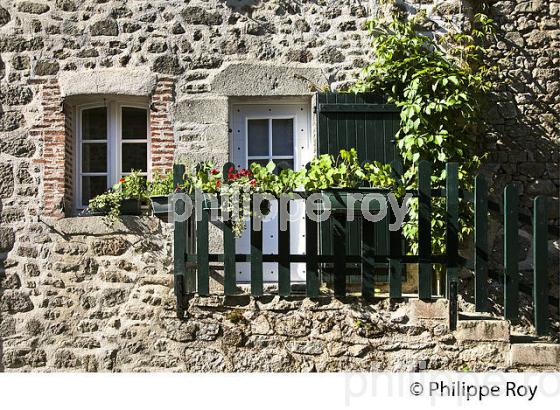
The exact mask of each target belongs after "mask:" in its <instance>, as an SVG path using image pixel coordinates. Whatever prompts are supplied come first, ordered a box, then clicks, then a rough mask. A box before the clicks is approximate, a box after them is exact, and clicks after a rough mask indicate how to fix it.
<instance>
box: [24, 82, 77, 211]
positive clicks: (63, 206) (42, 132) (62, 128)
mask: <svg viewBox="0 0 560 410" xmlns="http://www.w3.org/2000/svg"><path fill="white" fill-rule="evenodd" d="M37 82H38V83H40V84H42V85H41V89H40V94H41V99H40V101H41V109H42V114H43V117H42V121H41V123H40V124H38V125H36V126H35V127H33V128H32V129H31V133H32V134H39V136H40V137H41V139H42V140H43V156H42V159H41V160H39V161H37V162H38V163H40V164H41V165H42V166H43V214H44V215H45V216H49V217H58V218H60V217H63V216H64V214H65V211H66V212H68V210H69V203H68V202H67V199H68V198H71V197H72V191H71V190H72V171H71V170H72V149H71V147H72V139H71V136H72V132H71V124H72V122H71V117H69V118H68V117H67V116H66V115H65V109H64V103H63V99H62V96H61V93H60V87H59V85H58V82H57V80H55V79H50V80H47V81H41V82H39V81H37Z"/></svg>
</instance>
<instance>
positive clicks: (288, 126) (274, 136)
mask: <svg viewBox="0 0 560 410" xmlns="http://www.w3.org/2000/svg"><path fill="white" fill-rule="evenodd" d="M246 121H247V123H246V130H247V141H246V146H247V163H248V165H249V166H250V164H251V163H253V162H258V163H260V164H261V165H266V164H267V163H268V161H270V160H272V161H274V162H275V163H276V164H279V163H285V164H287V165H288V167H289V168H292V169H293V168H294V157H295V153H294V135H295V134H296V129H295V125H296V120H295V117H293V116H291V117H282V116H279V117H271V116H266V117H252V116H249V117H247V118H246Z"/></svg>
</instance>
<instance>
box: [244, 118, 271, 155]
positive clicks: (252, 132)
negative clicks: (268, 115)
mask: <svg viewBox="0 0 560 410" xmlns="http://www.w3.org/2000/svg"><path fill="white" fill-rule="evenodd" d="M247 122H248V130H247V142H248V149H247V152H248V154H249V156H250V157H252V156H263V155H268V120H249V121H247Z"/></svg>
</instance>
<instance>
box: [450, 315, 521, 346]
mask: <svg viewBox="0 0 560 410" xmlns="http://www.w3.org/2000/svg"><path fill="white" fill-rule="evenodd" d="M455 337H456V338H457V340H458V341H459V342H506V343H507V342H509V337H510V324H509V322H508V321H507V320H462V321H459V323H457V331H456V332H455Z"/></svg>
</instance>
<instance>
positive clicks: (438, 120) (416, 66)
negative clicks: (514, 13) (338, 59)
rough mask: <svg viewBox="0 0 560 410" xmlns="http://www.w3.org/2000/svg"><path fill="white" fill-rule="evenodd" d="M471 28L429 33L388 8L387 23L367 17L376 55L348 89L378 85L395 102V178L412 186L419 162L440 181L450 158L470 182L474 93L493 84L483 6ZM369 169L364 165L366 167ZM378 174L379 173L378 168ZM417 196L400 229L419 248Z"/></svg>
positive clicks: (441, 209) (441, 245)
mask: <svg viewBox="0 0 560 410" xmlns="http://www.w3.org/2000/svg"><path fill="white" fill-rule="evenodd" d="M472 27H473V28H472V29H471V30H470V31H469V32H461V33H459V32H457V33H448V34H446V35H443V36H435V37H430V36H428V35H425V34H421V33H419V32H418V31H417V27H416V21H415V20H414V19H410V20H406V19H405V18H402V16H394V17H393V18H392V19H391V20H390V21H389V22H388V23H387V24H385V22H384V21H382V20H379V19H373V20H371V21H370V22H369V23H368V28H369V32H370V34H371V38H372V40H371V45H372V48H373V55H374V58H373V59H372V61H371V63H370V64H368V65H367V66H366V67H365V68H364V69H363V70H362V74H361V78H360V79H359V81H358V82H357V83H356V84H355V85H354V86H353V87H352V91H354V92H377V93H380V94H382V95H385V96H387V98H388V101H389V102H392V103H395V104H396V105H397V106H398V107H400V109H401V114H400V120H401V129H400V131H399V133H398V134H397V146H398V148H399V151H400V154H401V156H402V158H403V161H404V164H403V165H404V169H405V170H406V171H405V174H404V176H403V178H402V181H401V184H402V185H403V186H404V187H406V188H410V189H413V188H416V187H417V179H416V175H417V170H418V163H419V162H420V161H421V160H428V161H430V162H431V164H432V175H433V177H432V185H433V186H435V187H438V186H439V187H441V186H443V184H444V181H445V178H446V175H445V163H446V162H450V161H456V162H458V163H459V164H460V165H459V180H460V183H461V184H462V186H463V187H464V188H466V189H471V188H472V184H473V176H474V172H475V171H476V170H477V169H478V168H479V165H480V158H479V157H478V156H477V155H476V136H477V135H478V134H480V132H481V131H482V130H483V126H484V124H483V122H482V121H481V118H480V115H479V114H480V108H481V103H480V101H481V100H482V99H483V96H484V94H485V93H487V92H488V91H489V90H490V89H491V87H492V82H491V81H490V78H491V74H492V70H493V69H492V68H490V67H487V66H486V64H485V61H487V58H486V56H487V50H486V48H485V47H484V43H485V42H487V41H488V40H490V39H491V36H492V33H493V21H492V20H491V19H489V18H488V17H486V16H485V15H483V14H477V15H476V16H475V18H474V21H473V24H472ZM372 170H373V169H370V171H372ZM377 171H378V175H377V176H376V177H371V173H370V178H373V179H377V180H376V182H377V183H380V184H391V183H392V182H391V178H390V175H389V174H390V170H389V169H385V168H381V169H378V170H377ZM382 175H384V176H382ZM460 206H461V211H462V212H461V214H460V224H461V232H460V236H461V238H463V237H464V236H465V235H467V234H469V233H470V232H471V230H472V223H471V216H470V215H472V213H471V212H466V210H467V209H468V204H467V203H466V202H464V201H461V204H460ZM417 208H418V202H417V201H411V202H410V210H409V214H408V215H409V218H408V221H407V222H406V225H405V226H404V228H403V233H404V235H405V237H406V238H407V239H408V241H409V243H410V244H411V247H412V251H413V252H415V251H416V250H417V235H418V224H417V220H418V210H417ZM432 218H433V219H432V238H433V239H432V249H433V251H434V253H439V252H441V251H442V250H443V249H445V224H444V220H445V202H444V200H442V199H440V200H434V201H433V203H432Z"/></svg>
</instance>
